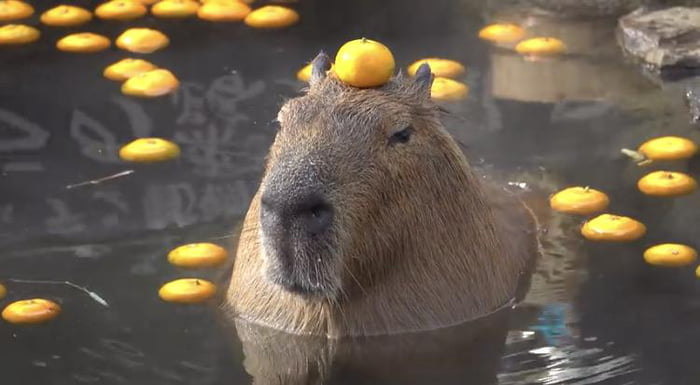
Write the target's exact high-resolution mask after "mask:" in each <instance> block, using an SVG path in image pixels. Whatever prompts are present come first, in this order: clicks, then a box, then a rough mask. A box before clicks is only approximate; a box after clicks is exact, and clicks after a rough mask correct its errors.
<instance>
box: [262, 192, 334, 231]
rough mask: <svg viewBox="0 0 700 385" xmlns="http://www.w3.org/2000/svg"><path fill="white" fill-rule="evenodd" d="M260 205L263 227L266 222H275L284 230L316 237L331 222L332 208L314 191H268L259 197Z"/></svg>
mask: <svg viewBox="0 0 700 385" xmlns="http://www.w3.org/2000/svg"><path fill="white" fill-rule="evenodd" d="M260 205H261V214H262V217H263V226H265V224H266V222H267V223H270V222H276V223H277V224H279V225H281V226H282V227H283V228H285V229H289V228H295V229H298V230H299V231H301V232H303V233H306V234H309V235H317V234H320V233H322V232H324V231H325V230H326V229H328V228H329V227H330V226H331V224H332V222H333V207H332V206H331V204H330V203H329V202H328V201H327V200H326V199H325V198H324V197H323V195H322V194H320V193H318V192H316V191H310V192H297V193H296V194H293V193H292V194H284V193H279V192H276V191H275V192H272V191H270V192H266V193H265V194H263V195H262V196H261V198H260ZM266 219H267V220H266ZM273 219H274V220H273Z"/></svg>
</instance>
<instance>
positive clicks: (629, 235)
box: [581, 214, 646, 242]
mask: <svg viewBox="0 0 700 385" xmlns="http://www.w3.org/2000/svg"><path fill="white" fill-rule="evenodd" d="M645 233H646V226H644V224H643V223H641V222H639V221H637V220H635V219H632V218H630V217H625V216H621V215H613V214H601V215H599V216H597V217H595V218H593V219H591V220H589V221H587V222H586V223H584V224H583V227H581V234H582V235H583V236H584V237H585V238H587V239H590V240H592V241H615V242H630V241H634V240H637V239H639V238H641V237H642V236H644V234H645Z"/></svg>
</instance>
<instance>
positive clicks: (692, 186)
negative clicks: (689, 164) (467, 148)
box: [549, 136, 700, 278]
mask: <svg viewBox="0 0 700 385" xmlns="http://www.w3.org/2000/svg"><path fill="white" fill-rule="evenodd" d="M628 151H630V150H628ZM630 152H631V151H630ZM697 152H698V147H697V145H696V144H695V143H694V142H693V141H691V140H689V139H687V138H682V137H677V136H662V137H658V138H653V139H650V140H648V141H646V142H644V143H642V145H641V146H639V148H638V150H637V151H634V153H635V154H637V156H638V157H639V158H641V159H642V160H643V161H642V162H640V164H646V165H649V164H652V163H654V162H662V161H663V162H683V161H687V160H688V159H689V158H691V157H693V156H695V155H696V154H697ZM637 188H638V189H639V191H640V192H641V193H643V194H645V195H648V196H650V197H663V198H674V197H680V196H686V195H689V194H693V193H694V192H695V191H696V190H697V182H696V181H695V179H694V178H693V177H691V176H690V175H687V174H685V173H683V172H679V171H667V170H656V171H652V172H650V173H648V174H646V175H645V176H643V177H642V178H640V179H639V181H638V182H637ZM549 202H550V206H551V208H552V209H554V210H556V211H559V212H562V213H567V214H572V215H583V216H589V215H592V214H598V213H601V212H603V211H605V210H606V209H607V208H608V205H609V203H610V199H609V198H608V196H607V195H606V194H605V193H603V192H601V191H598V190H595V189H592V188H590V187H580V186H575V187H569V188H566V189H563V190H561V191H559V192H557V193H556V194H554V195H552V196H551V197H550V201H549ZM646 230H647V229H646V226H645V225H644V224H643V223H641V222H639V221H637V220H635V219H633V218H630V217H626V216H623V215H616V214H610V213H603V214H600V215H598V216H596V217H594V218H589V219H588V220H586V221H585V222H584V224H583V226H582V227H581V235H583V237H585V238H586V239H589V240H592V241H608V242H632V241H636V240H639V239H641V238H642V237H643V236H644V235H645V234H646ZM643 257H644V260H645V261H646V262H647V263H649V264H651V265H654V266H662V267H679V266H688V265H691V264H693V263H695V261H696V260H697V251H696V250H695V248H693V247H691V246H688V245H684V244H679V243H662V244H658V245H652V246H650V247H649V248H647V249H646V251H645V252H644V255H643ZM695 274H696V275H697V276H698V278H700V266H698V267H697V268H696V270H695Z"/></svg>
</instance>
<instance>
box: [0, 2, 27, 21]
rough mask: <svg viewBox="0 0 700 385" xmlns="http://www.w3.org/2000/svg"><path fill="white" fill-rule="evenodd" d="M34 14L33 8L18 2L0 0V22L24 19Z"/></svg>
mask: <svg viewBox="0 0 700 385" xmlns="http://www.w3.org/2000/svg"><path fill="white" fill-rule="evenodd" d="M33 14H34V7H32V6H31V5H29V4H28V3H25V2H24V1H18V0H0V21H14V20H20V19H26V18H28V17H29V16H31V15H33Z"/></svg>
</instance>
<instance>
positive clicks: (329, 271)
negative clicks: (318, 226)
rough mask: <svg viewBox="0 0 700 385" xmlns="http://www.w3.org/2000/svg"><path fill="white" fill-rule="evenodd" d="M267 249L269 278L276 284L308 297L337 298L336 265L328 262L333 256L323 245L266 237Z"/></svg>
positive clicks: (264, 240)
mask: <svg viewBox="0 0 700 385" xmlns="http://www.w3.org/2000/svg"><path fill="white" fill-rule="evenodd" d="M263 233H264V232H263ZM263 248H264V249H265V257H266V258H267V271H266V275H267V278H268V279H269V280H270V281H271V282H272V283H274V284H276V285H279V286H280V287H282V288H283V289H284V290H286V291H288V292H290V293H294V294H298V295H303V296H306V297H332V296H333V295H334V293H335V288H334V285H333V284H332V283H333V282H335V281H336V280H335V279H334V278H333V271H334V269H333V268H332V266H333V263H332V261H330V260H327V258H329V257H328V255H329V254H328V252H327V251H326V250H323V249H324V248H323V243H322V242H320V241H313V240H311V239H305V240H289V241H285V238H284V237H281V238H274V237H267V236H265V235H263ZM320 256H323V257H320Z"/></svg>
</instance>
